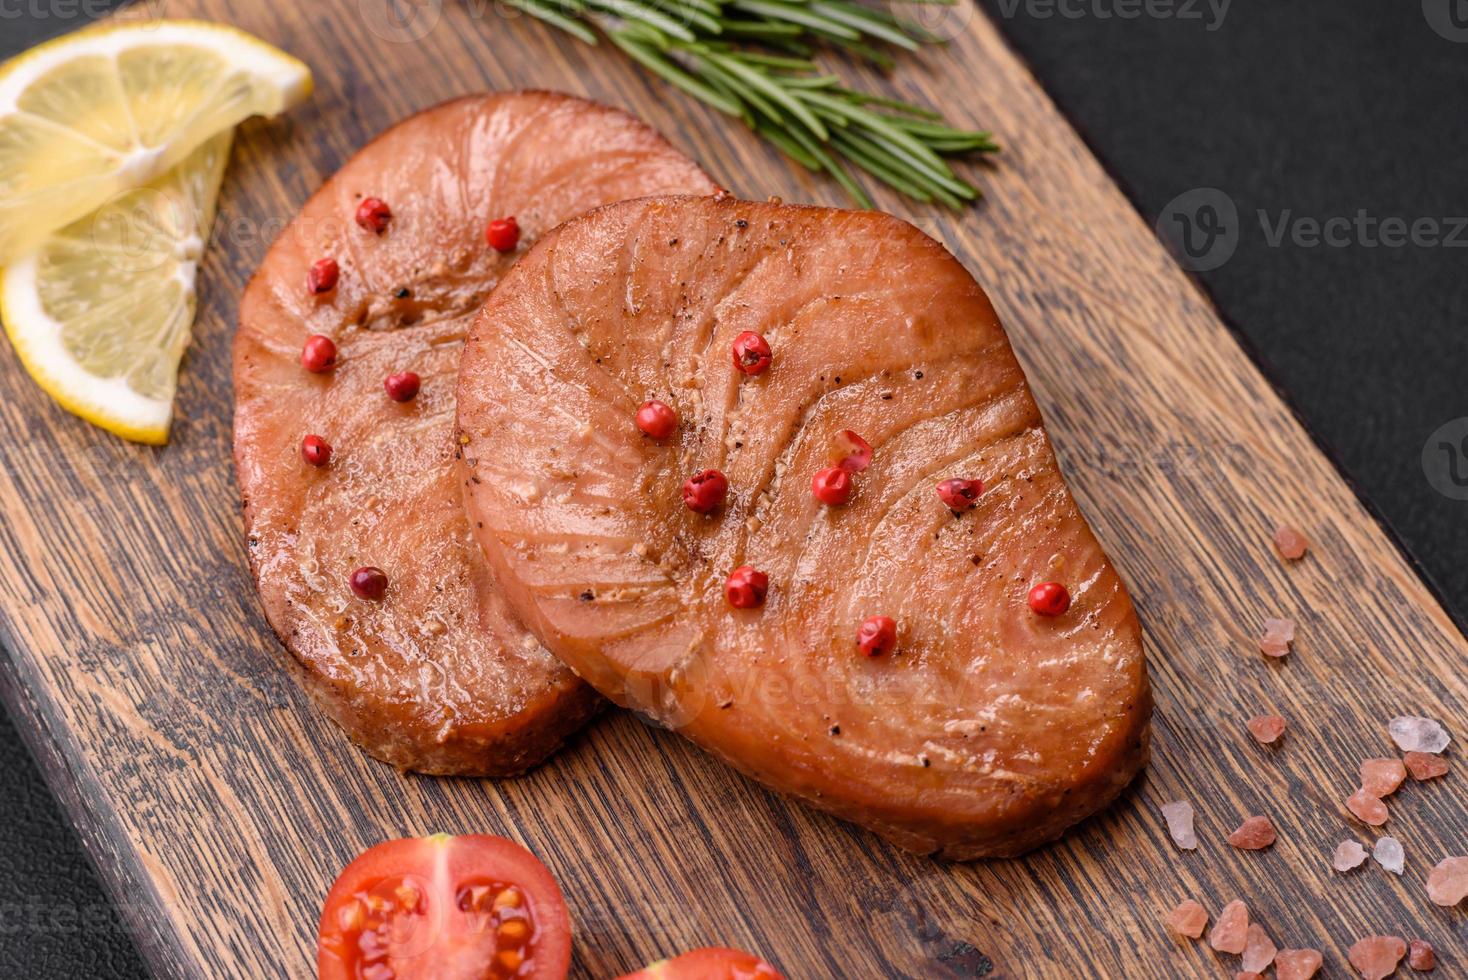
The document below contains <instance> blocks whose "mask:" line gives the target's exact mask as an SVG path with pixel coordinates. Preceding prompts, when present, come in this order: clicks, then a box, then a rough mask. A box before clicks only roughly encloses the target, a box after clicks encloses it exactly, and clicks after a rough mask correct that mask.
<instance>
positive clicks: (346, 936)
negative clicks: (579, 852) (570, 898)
mask: <svg viewBox="0 0 1468 980" xmlns="http://www.w3.org/2000/svg"><path fill="white" fill-rule="evenodd" d="M317 937H318V938H317V943H316V971H317V976H318V977H319V978H320V980H470V978H473V980H511V978H514V980H565V976H566V972H567V971H568V970H569V969H570V967H571V919H570V916H569V915H568V914H567V912H566V901H565V899H564V898H562V897H561V890H560V889H559V888H558V887H556V882H555V879H554V878H552V877H551V875H550V872H549V871H547V870H546V869H545V865H543V864H541V863H540V862H539V861H537V860H536V859H535V855H533V854H531V853H530V852H529V851H527V850H525V848H523V847H521V846H520V845H519V844H516V843H515V842H514V841H508V840H505V839H504V838H502V837H487V836H482V835H470V836H465V837H450V836H449V835H448V834H435V835H433V836H432V837H421V838H408V839H406V840H395V841H388V842H387V843H385V844H378V845H377V846H376V847H373V848H371V849H369V850H367V851H364V852H363V853H362V854H361V855H360V856H358V858H357V859H356V860H355V861H353V862H352V863H351V864H349V865H347V868H346V870H345V871H343V872H342V873H341V876H340V877H339V878H337V879H336V884H335V885H332V887H331V893H330V894H328V895H327V896H326V905H325V907H323V908H322V910H321V924H320V926H319V927H318V931H317Z"/></svg>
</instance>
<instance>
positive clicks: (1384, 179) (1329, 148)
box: [0, 0, 1468, 980]
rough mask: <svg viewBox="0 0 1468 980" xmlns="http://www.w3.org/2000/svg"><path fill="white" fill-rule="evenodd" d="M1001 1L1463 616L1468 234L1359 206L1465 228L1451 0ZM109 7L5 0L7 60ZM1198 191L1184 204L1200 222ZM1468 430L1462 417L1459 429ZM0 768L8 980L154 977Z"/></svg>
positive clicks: (42, 814) (57, 823) (993, 4)
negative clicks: (1212, 245) (1295, 233)
mask: <svg viewBox="0 0 1468 980" xmlns="http://www.w3.org/2000/svg"><path fill="white" fill-rule="evenodd" d="M1450 2H1456V0H1443V2H1442V3H1441V5H1440V8H1441V9H1442V10H1444V11H1445V10H1447V7H1448V4H1449V3H1450ZM983 3H984V6H985V7H986V8H987V9H988V10H989V12H990V13H991V14H992V15H994V16H995V18H996V19H997V20H998V22H999V23H1000V25H1001V26H1002V27H1003V28H1004V29H1005V31H1006V33H1008V35H1009V36H1010V38H1011V39H1012V41H1013V42H1014V43H1015V45H1016V46H1017V47H1018V48H1019V50H1020V51H1021V52H1022V53H1023V54H1024V55H1025V56H1026V57H1027V58H1028V59H1029V60H1030V62H1031V64H1032V65H1033V66H1034V68H1035V71H1036V74H1037V75H1038V76H1039V77H1040V79H1041V81H1042V82H1044V83H1045V85H1046V86H1047V88H1048V89H1049V90H1050V92H1051V93H1052V95H1053V96H1054V97H1055V99H1056V101H1057V102H1058V103H1059V104H1060V106H1061V107H1062V108H1063V109H1064V110H1065V111H1066V112H1067V113H1068V114H1069V115H1070V117H1071V118H1072V120H1073V121H1074V122H1075V123H1076V125H1077V127H1078V128H1079V129H1080V131H1081V133H1082V135H1083V136H1085V138H1086V139H1087V140H1088V141H1089V142H1090V144H1091V146H1092V148H1093V149H1094V150H1095V151H1096V153H1097V154H1098V156H1099V157H1100V158H1101V159H1102V161H1103V162H1104V163H1106V165H1107V166H1108V168H1109V169H1110V170H1111V172H1112V173H1113V174H1114V175H1115V176H1116V177H1117V179H1118V180H1119V182H1120V183H1121V185H1122V187H1123V188H1124V189H1125V190H1126V191H1127V193H1128V194H1129V195H1130V196H1131V197H1132V199H1133V201H1135V202H1136V204H1137V206H1138V209H1139V210H1140V211H1141V212H1142V214H1143V215H1144V216H1145V217H1146V219H1147V220H1148V221H1149V222H1151V221H1155V220H1156V219H1157V218H1158V217H1159V216H1160V215H1163V214H1164V212H1168V213H1172V212H1171V211H1169V207H1168V206H1169V203H1170V202H1172V201H1173V200H1174V199H1175V198H1177V197H1178V196H1179V195H1184V194H1186V193H1187V192H1189V191H1191V190H1194V189H1197V188H1207V187H1213V188H1218V189H1219V190H1222V191H1223V192H1224V193H1225V194H1226V195H1227V197H1228V199H1229V200H1231V201H1232V202H1233V204H1234V206H1235V207H1236V208H1237V212H1238V218H1237V221H1236V222H1235V223H1234V224H1233V225H1232V231H1231V234H1232V235H1233V236H1235V237H1236V240H1237V248H1236V250H1235V251H1234V252H1233V254H1232V256H1231V257H1230V258H1229V259H1228V260H1227V261H1226V262H1224V263H1223V264H1222V265H1219V266H1218V267H1216V268H1213V269H1210V270H1207V271H1202V272H1200V276H1201V278H1202V281H1203V283H1204V285H1205V286H1206V288H1207V289H1208V290H1209V291H1210V292H1211V293H1212V294H1213V296H1214V298H1215V299H1216V301H1217V302H1218V305H1219V307H1220V308H1221V310H1222V311H1223V313H1224V315H1225V316H1226V317H1227V318H1228V319H1229V321H1230V322H1231V323H1232V324H1233V325H1234V326H1235V328H1236V329H1237V330H1238V331H1239V333H1240V335H1241V336H1242V338H1243V339H1244V342H1245V343H1246V344H1247V345H1248V346H1249V348H1250V349H1251V350H1252V351H1253V352H1254V353H1255V356H1256V357H1257V359H1258V360H1259V362H1260V363H1261V365H1262V366H1263V368H1264V370H1265V371H1266V373H1267V374H1268V375H1269V376H1270V377H1271V378H1272V379H1273V380H1274V381H1275V382H1276V383H1277V384H1278V385H1279V386H1280V387H1281V389H1282V390H1283V391H1284V392H1285V394H1286V396H1287V397H1288V398H1289V400H1290V401H1291V403H1292V404H1294V405H1295V406H1296V407H1297V409H1298V411H1299V412H1300V414H1301V416H1302V418H1303V419H1304V420H1305V422H1306V424H1307V425H1308V426H1309V427H1310V429H1311V430H1312V431H1313V432H1314V433H1315V434H1316V437H1317V438H1318V439H1319V440H1320V442H1321V443H1322V444H1323V445H1324V446H1325V447H1326V449H1327V451H1329V452H1330V453H1331V454H1332V455H1333V456H1334V457H1335V458H1336V459H1337V461H1338V462H1339V463H1340V464H1341V467H1342V469H1343V470H1344V472H1345V473H1346V475H1347V476H1348V477H1349V478H1350V479H1352V480H1353V481H1354V482H1355V484H1356V485H1357V486H1358V488H1359V489H1360V490H1361V492H1362V494H1363V496H1364V497H1365V498H1366V500H1367V501H1368V503H1370V504H1371V505H1372V506H1373V507H1375V508H1376V509H1377V510H1378V512H1380V513H1381V514H1382V515H1383V517H1384V518H1385V520H1386V522H1387V523H1388V524H1389V526H1391V527H1392V528H1393V529H1394V530H1395V531H1396V532H1397V533H1398V535H1399V536H1400V538H1401V540H1402V541H1403V542H1404V544H1405V545H1406V548H1407V550H1408V551H1409V553H1411V554H1412V555H1413V556H1414V557H1415V558H1416V559H1417V560H1418V561H1419V562H1420V563H1421V565H1422V567H1423V568H1424V570H1425V571H1426V573H1427V576H1428V578H1429V579H1430V580H1431V581H1433V582H1434V583H1435V584H1436V585H1437V587H1438V588H1439V589H1440V591H1441V593H1442V594H1443V596H1444V598H1445V599H1446V601H1447V604H1448V606H1449V609H1450V610H1451V611H1453V612H1454V613H1455V615H1457V616H1458V617H1459V620H1460V622H1461V621H1463V619H1464V618H1465V615H1468V567H1465V565H1464V563H1463V562H1462V561H1461V559H1460V556H1462V555H1465V554H1468V520H1465V519H1464V518H1465V516H1468V503H1465V502H1464V501H1462V500H1455V499H1452V498H1451V497H1450V496H1448V495H1445V494H1444V493H1441V492H1439V491H1438V490H1437V489H1435V488H1434V483H1433V480H1430V479H1429V475H1428V473H1427V472H1425V471H1424V466H1423V451H1424V448H1426V449H1427V450H1428V453H1427V455H1428V457H1429V459H1430V460H1431V461H1432V463H1433V468H1432V474H1433V479H1435V480H1436V484H1437V486H1440V487H1443V488H1445V489H1447V490H1448V492H1449V493H1453V492H1456V485H1455V484H1454V482H1453V475H1454V471H1452V470H1451V469H1449V464H1450V462H1451V461H1452V459H1453V457H1452V453H1451V452H1449V450H1447V449H1443V448H1441V447H1440V446H1438V442H1439V441H1440V440H1437V439H1433V440H1432V442H1431V444H1429V438H1430V437H1431V436H1432V435H1433V433H1434V432H1435V431H1436V430H1437V429H1438V428H1439V426H1441V425H1443V424H1444V423H1447V422H1449V421H1451V420H1453V419H1458V418H1462V417H1465V416H1468V384H1465V382H1464V380H1463V378H1464V375H1465V372H1468V275H1465V272H1468V227H1465V228H1463V229H1461V230H1459V231H1458V232H1457V234H1458V235H1459V236H1460V239H1459V240H1460V244H1459V245H1458V246H1447V245H1442V244H1439V245H1436V246H1432V247H1424V246H1411V245H1407V246H1402V247H1389V246H1386V245H1383V244H1380V243H1378V244H1377V245H1376V246H1375V247H1371V246H1369V245H1368V244H1367V241H1366V239H1365V238H1363V237H1362V234H1361V232H1360V231H1359V230H1358V229H1357V227H1356V225H1355V219H1356V216H1357V213H1358V212H1359V211H1362V210H1364V211H1365V212H1366V214H1367V215H1368V216H1370V217H1374V218H1376V219H1378V220H1379V219H1384V218H1388V217H1397V218H1403V219H1405V220H1406V223H1407V224H1409V225H1410V223H1411V222H1413V221H1415V220H1418V219H1436V220H1437V221H1438V223H1439V228H1440V230H1441V234H1442V235H1448V234H1451V233H1452V230H1451V228H1452V223H1451V222H1448V221H1446V220H1445V219H1449V218H1451V217H1453V216H1454V215H1468V200H1465V198H1464V193H1463V188H1464V187H1465V186H1468V127H1465V126H1464V125H1463V121H1462V99H1461V97H1460V96H1461V93H1463V92H1464V91H1468V28H1465V30H1464V31H1462V34H1463V36H1464V39H1463V40H1462V41H1454V40H1450V39H1449V38H1447V37H1444V36H1443V35H1442V34H1440V33H1439V32H1438V31H1437V30H1435V29H1434V27H1433V26H1432V23H1431V22H1430V21H1429V18H1428V16H1427V15H1426V14H1425V13H1424V8H1433V7H1434V6H1435V3H1434V0H1429V2H1428V3H1426V4H1422V3H1417V2H1413V0H1406V2H1402V3H1381V2H1380V0H1335V2H1325V0H1319V2H1313V0H1312V2H1307V0H1275V2H1273V3H1269V2H1262V3H1250V4H1247V5H1246V4H1243V3H1230V4H1228V5H1227V6H1222V5H1221V3H1222V0H1212V3H1211V4H1210V3H1209V0H1199V2H1198V3H1196V4H1193V3H1192V0H1175V2H1167V0H1141V2H1139V0H983ZM104 5H105V4H104V3H103V2H102V0H76V2H74V3H73V2H70V0H68V2H61V0H52V2H50V3H46V2H38V3H28V4H26V5H20V4H11V5H4V4H0V57H3V56H7V55H9V54H12V53H14V52H16V51H19V50H21V49H23V48H24V47H26V46H27V45H29V44H31V43H34V41H36V40H39V39H41V38H42V37H45V36H47V35H50V34H55V33H59V32H61V31H64V30H69V29H72V28H74V27H78V26H81V24H82V23H83V22H84V20H85V12H86V11H89V10H92V11H96V10H100V9H101V8H102V7H103V6H104ZM1220 10H1222V11H1224V13H1223V15H1222V17H1221V18H1220V16H1219V11H1220ZM1131 11H1135V12H1136V16H1130V17H1128V16H1122V14H1124V13H1126V12H1131ZM1165 11H1170V14H1166V15H1164V13H1163V12H1165ZM17 14H19V16H17ZM1193 14H1196V16H1191V15H1193ZM1440 24H1446V25H1449V26H1448V27H1444V28H1443V30H1444V32H1445V33H1448V34H1453V33H1454V32H1453V30H1452V29H1451V22H1450V21H1441V22H1440ZM1465 24H1468V21H1465ZM1210 26H1212V27H1213V29H1210ZM1455 36H1456V35H1455ZM1000 136H1001V140H1002V136H1003V134H1000ZM1200 202H1201V203H1206V201H1203V200H1202V199H1201V198H1197V197H1189V198H1184V199H1183V204H1182V205H1181V206H1180V208H1179V209H1173V211H1176V210H1181V212H1182V213H1183V214H1184V215H1186V216H1190V217H1192V218H1193V219H1194V220H1195V221H1196V220H1198V219H1199V218H1200V217H1204V218H1206V215H1202V214H1200V212H1199V210H1198V207H1197V206H1196V205H1197V204H1199V203H1200ZM1261 210H1262V211H1264V212H1265V218H1266V221H1267V222H1268V223H1269V224H1270V225H1271V226H1273V225H1274V224H1276V223H1277V222H1278V221H1279V219H1280V216H1281V215H1283V214H1286V213H1288V215H1289V216H1290V218H1314V219H1317V220H1325V219H1330V218H1334V217H1344V218H1347V219H1351V221H1352V229H1350V230H1349V231H1347V239H1348V244H1345V245H1343V246H1334V245H1322V246H1318V247H1305V246H1303V245H1299V244H1292V243H1290V242H1288V241H1286V242H1284V243H1282V244H1280V245H1278V246H1276V245H1274V244H1272V243H1271V242H1270V240H1269V233H1267V232H1266V229H1265V228H1264V227H1262V226H1261V221H1260V217H1259V214H1258V212H1259V211H1261ZM1223 216H1224V217H1225V218H1226V217H1227V215H1226V214H1224V215H1223ZM1225 224H1227V223H1226V222H1225ZM1170 227H1171V228H1173V229H1176V228H1177V227H1178V226H1177V225H1176V224H1175V223H1173V224H1171V225H1170ZM1372 234H1374V235H1376V237H1378V238H1379V237H1380V233H1379V232H1373V233H1372ZM1221 241H1223V242H1224V243H1225V244H1226V242H1227V241H1228V238H1227V237H1226V236H1225V237H1224V238H1222V239H1221ZM1199 242H1201V240H1199ZM1213 254H1214V255H1216V254H1218V253H1213ZM1464 435H1468V424H1465V430H1464V431H1462V432H1456V433H1453V434H1452V439H1450V440H1449V442H1450V443H1453V444H1456V442H1457V440H1458V439H1461V438H1462V436H1464ZM1462 448H1463V450H1464V451H1465V454H1468V445H1464V446H1463V447H1462ZM1458 463H1459V467H1460V469H1459V471H1458V472H1459V475H1465V474H1468V458H1464V459H1460V460H1458ZM1276 478H1277V479H1279V480H1281V481H1284V480H1288V479H1289V474H1288V473H1281V474H1277V475H1276ZM1465 479H1468V476H1465ZM1464 495H1465V496H1468V491H1465V492H1464ZM1293 516H1295V517H1296V518H1297V519H1298V520H1299V521H1300V523H1301V524H1302V525H1305V526H1308V524H1309V515H1293ZM0 771H3V772H4V773H5V778H4V784H3V785H4V790H3V792H0V976H5V977H35V978H49V977H67V978H71V977H88V978H99V980H101V978H107V980H111V978H119V977H136V976H140V975H141V973H142V966H141V963H140V961H139V960H138V958H137V955H136V953H135V952H134V951H133V949H132V947H131V945H130V944H129V943H128V941H127V940H126V938H125V935H124V933H123V931H122V930H121V929H120V927H119V926H118V918H117V916H116V914H115V913H114V912H112V911H110V906H108V905H107V904H106V900H105V899H104V897H103V895H102V892H101V890H100V888H99V886H98V884H97V881H96V878H95V876H94V875H93V874H92V872H91V869H90V868H89V867H88V865H87V863H86V860H85V857H84V855H83V854H82V852H81V849H80V845H79V843H78V842H77V840H76V837H75V835H74V834H72V833H71V831H70V830H69V829H68V828H67V826H66V824H65V823H64V821H63V819H62V818H61V815H60V814H59V813H58V811H57V808H56V805H55V803H54V802H53V801H52V800H51V798H50V797H49V795H48V794H47V793H46V791H45V788H44V785H43V784H42V782H41V779H40V776H39V774H38V773H37V771H36V769H35V766H34V765H33V764H32V763H31V761H30V759H29V757H28V756H27V755H26V754H25V750H24V749H23V748H22V746H21V744H20V741H19V739H18V736H17V735H16V733H15V731H14V729H13V727H12V726H11V725H10V724H9V723H8V722H7V721H5V720H4V719H3V717H0Z"/></svg>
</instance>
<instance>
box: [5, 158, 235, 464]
mask: <svg viewBox="0 0 1468 980" xmlns="http://www.w3.org/2000/svg"><path fill="white" fill-rule="evenodd" d="M232 138H233V130H226V131H225V132H224V133H222V134H220V135H218V136H215V137H214V138H213V139H211V140H209V141H208V142H207V143H205V144H204V145H203V146H201V147H199V148H198V149H197V150H195V151H194V152H193V153H192V154H191V155H190V156H188V157H187V158H186V159H185V160H184V161H183V163H181V164H179V165H178V166H177V167H175V168H174V169H173V170H171V171H169V172H168V173H167V174H165V175H164V176H163V177H161V178H159V179H158V180H155V181H153V182H152V183H150V184H147V185H145V186H143V187H140V188H138V189H137V190H134V191H129V192H128V193H126V194H122V195H120V196H118V197H116V198H114V199H113V200H112V201H111V202H109V203H108V204H107V205H106V206H104V207H103V208H101V209H100V210H99V211H97V212H95V213H93V214H92V215H90V216H88V217H86V218H83V219H82V220H80V221H77V222H75V223H73V224H71V225H68V226H67V227H65V228H63V229H61V230H59V231H55V232H52V233H51V234H50V235H49V236H47V238H46V239H45V240H44V241H43V242H42V243H41V244H40V245H39V246H38V247H37V248H36V249H35V250H34V251H32V252H30V253H28V254H27V255H25V256H24V257H22V258H21V259H19V260H17V261H16V262H14V263H12V264H11V265H10V266H9V267H8V268H6V269H5V271H4V273H3V274H0V319H3V320H4V324H5V332H6V333H7V334H8V335H9V336H10V342H11V344H12V345H13V346H14V347H15V350H16V353H17V354H18V355H19V356H20V360H21V363H22V364H23V365H24V366H25V369H26V371H27V372H28V373H29V374H30V376H31V377H32V378H33V379H34V380H35V381H36V383H37V384H39V385H40V386H41V387H42V388H43V389H45V391H46V393H47V394H49V395H50V396H51V397H52V398H54V399H56V401H57V402H59V403H60V404H61V406H62V407H63V408H65V409H67V410H68V411H70V412H72V413H74V414H76V415H79V416H81V417H82V418H84V419H86V420H87V421H88V422H91V423H92V424H94V425H98V426H101V427H102V428H104V429H106V430H107V431H108V432H112V433H114V434H116V435H119V436H122V437H123V438H124V439H131V440H133V441H134V442H144V443H150V444H153V445H161V444H163V443H165V442H167V441H168V428H169V423H170V422H171V420H172V418H173V395H174V390H175V388H176V387H177V379H178V365H179V361H180V360H181V359H182V358H183V353H184V349H185V348H186V347H187V346H188V342H189V334H190V331H191V328H192V326H193V322H194V312H195V309H196V296H195V291H194V280H195V277H196V274H197V270H198V263H199V260H200V258H201V257H202V256H203V254H204V243H205V242H207V241H208V239H209V229H210V226H211V225H212V224H213V222H214V210H215V204H216V202H217V200H218V198H219V186H220V183H221V182H222V180H223V178H224V167H225V164H226V162H228V159H229V147H230V142H231V140H232Z"/></svg>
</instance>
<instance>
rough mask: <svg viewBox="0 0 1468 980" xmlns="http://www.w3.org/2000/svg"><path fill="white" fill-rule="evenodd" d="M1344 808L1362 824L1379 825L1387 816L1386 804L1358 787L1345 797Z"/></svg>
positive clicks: (1384, 821)
mask: <svg viewBox="0 0 1468 980" xmlns="http://www.w3.org/2000/svg"><path fill="white" fill-rule="evenodd" d="M1346 809H1347V810H1350V811H1351V813H1352V814H1353V815H1354V816H1355V817H1356V819H1357V820H1359V821H1361V822H1362V823H1364V824H1370V825H1371V826H1373V827H1380V826H1381V825H1382V824H1384V823H1386V818H1387V816H1388V814H1387V811H1386V804H1385V803H1383V802H1381V800H1379V799H1377V798H1376V797H1374V796H1372V795H1371V794H1370V793H1368V792H1367V791H1366V790H1364V789H1358V790H1356V792H1354V793H1352V794H1351V795H1350V796H1348V797H1346Z"/></svg>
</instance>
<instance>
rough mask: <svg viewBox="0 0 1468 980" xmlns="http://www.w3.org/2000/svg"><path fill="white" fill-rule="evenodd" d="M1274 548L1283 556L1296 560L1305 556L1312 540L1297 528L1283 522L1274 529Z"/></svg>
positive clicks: (1289, 559) (1288, 559)
mask: <svg viewBox="0 0 1468 980" xmlns="http://www.w3.org/2000/svg"><path fill="white" fill-rule="evenodd" d="M1274 550H1275V551H1278V552H1279V556H1280V557H1281V558H1284V559H1286V560H1287V561H1296V560H1298V559H1300V558H1304V557H1305V552H1307V551H1309V550H1310V541H1309V539H1308V538H1306V537H1305V535H1303V534H1301V533H1300V532H1299V531H1298V530H1296V529H1295V528H1292V527H1290V526H1289V525H1288V524H1281V525H1280V526H1279V527H1277V528H1275V529H1274Z"/></svg>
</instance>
